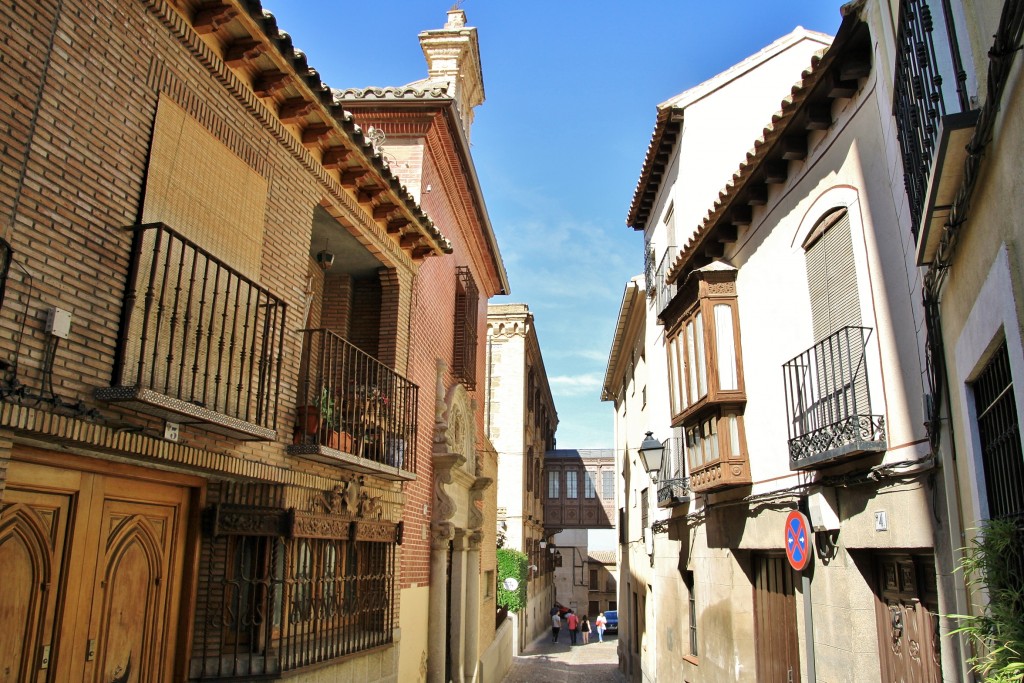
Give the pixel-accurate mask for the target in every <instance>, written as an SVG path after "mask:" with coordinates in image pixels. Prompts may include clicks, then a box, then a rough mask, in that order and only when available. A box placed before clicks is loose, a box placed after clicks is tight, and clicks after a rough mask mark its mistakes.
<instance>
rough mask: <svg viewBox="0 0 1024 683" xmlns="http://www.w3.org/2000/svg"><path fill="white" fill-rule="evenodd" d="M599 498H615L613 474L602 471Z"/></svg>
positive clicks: (609, 471) (608, 471)
mask: <svg viewBox="0 0 1024 683" xmlns="http://www.w3.org/2000/svg"><path fill="white" fill-rule="evenodd" d="M601 479H602V480H601V497H602V498H604V499H605V500H613V499H614V498H615V472H613V471H611V470H604V471H603V472H602V473H601Z"/></svg>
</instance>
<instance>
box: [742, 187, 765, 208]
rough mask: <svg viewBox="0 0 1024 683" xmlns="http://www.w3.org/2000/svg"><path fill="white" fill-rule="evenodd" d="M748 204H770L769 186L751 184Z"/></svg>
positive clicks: (748, 190) (748, 192)
mask: <svg viewBox="0 0 1024 683" xmlns="http://www.w3.org/2000/svg"><path fill="white" fill-rule="evenodd" d="M746 191H747V204H749V205H750V206H764V205H765V204H767V203H768V186H767V185H765V184H763V183H750V184H748V185H747V188H746Z"/></svg>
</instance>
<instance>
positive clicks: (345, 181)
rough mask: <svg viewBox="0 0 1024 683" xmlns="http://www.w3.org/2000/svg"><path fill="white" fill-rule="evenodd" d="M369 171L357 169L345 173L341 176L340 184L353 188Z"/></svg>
mask: <svg viewBox="0 0 1024 683" xmlns="http://www.w3.org/2000/svg"><path fill="white" fill-rule="evenodd" d="M367 173H369V171H366V170H365V169H362V168H359V169H355V170H352V171H345V172H344V173H342V174H341V184H342V185H345V186H346V187H349V188H354V187H355V186H356V183H357V182H359V180H360V179H361V178H362V177H363V176H365V175H366V174H367Z"/></svg>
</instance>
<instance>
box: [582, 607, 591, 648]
mask: <svg viewBox="0 0 1024 683" xmlns="http://www.w3.org/2000/svg"><path fill="white" fill-rule="evenodd" d="M580 633H582V634H583V644H584V645H587V644H589V643H590V618H589V617H588V616H587V615H586V614H584V615H583V618H582V619H580Z"/></svg>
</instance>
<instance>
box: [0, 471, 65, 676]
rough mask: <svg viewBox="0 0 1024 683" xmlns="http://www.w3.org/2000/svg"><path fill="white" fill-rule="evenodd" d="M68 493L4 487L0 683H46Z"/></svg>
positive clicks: (0, 520) (0, 545) (0, 543)
mask: <svg viewBox="0 0 1024 683" xmlns="http://www.w3.org/2000/svg"><path fill="white" fill-rule="evenodd" d="M70 513H71V496H69V495H65V494H55V493H47V492H40V491H30V490H24V489H20V488H17V487H16V486H13V485H11V486H8V487H7V490H6V492H5V493H4V502H3V505H2V508H0V583H2V584H3V588H2V589H0V683H15V682H20V681H32V682H37V681H45V680H47V679H46V676H47V673H48V671H49V669H50V660H51V658H52V656H53V655H54V654H55V653H56V646H57V643H56V642H55V640H54V635H55V633H54V618H55V614H56V608H57V593H58V586H59V585H60V580H61V572H62V569H63V567H64V552H65V545H66V535H67V529H68V518H69V516H70Z"/></svg>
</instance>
